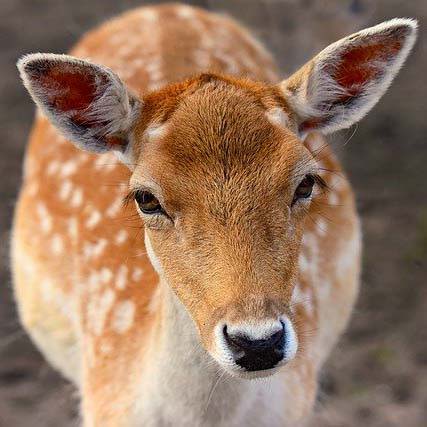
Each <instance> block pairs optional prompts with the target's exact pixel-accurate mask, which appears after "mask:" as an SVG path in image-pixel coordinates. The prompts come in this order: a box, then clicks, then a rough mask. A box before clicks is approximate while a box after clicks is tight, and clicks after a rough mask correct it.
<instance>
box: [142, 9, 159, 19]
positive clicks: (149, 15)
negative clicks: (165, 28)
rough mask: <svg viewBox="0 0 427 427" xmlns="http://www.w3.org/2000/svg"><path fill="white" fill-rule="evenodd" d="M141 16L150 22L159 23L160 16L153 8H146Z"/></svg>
mask: <svg viewBox="0 0 427 427" xmlns="http://www.w3.org/2000/svg"><path fill="white" fill-rule="evenodd" d="M141 16H142V18H143V19H145V20H147V21H149V22H157V20H158V18H159V16H158V13H157V11H156V10H154V9H151V8H145V9H144V10H142V11H141Z"/></svg>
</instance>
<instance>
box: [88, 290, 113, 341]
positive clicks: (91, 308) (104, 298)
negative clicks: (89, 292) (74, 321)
mask: <svg viewBox="0 0 427 427" xmlns="http://www.w3.org/2000/svg"><path fill="white" fill-rule="evenodd" d="M115 298H116V294H115V293H114V292H113V291H112V290H111V289H106V290H105V292H104V293H103V294H101V295H100V296H99V297H98V298H96V297H93V298H92V299H91V300H90V301H89V304H88V307H87V316H88V321H89V324H90V325H91V328H92V330H93V332H94V333H95V334H96V335H98V336H99V335H101V334H102V332H103V330H104V324H105V320H106V318H107V315H108V312H109V311H110V309H111V307H112V306H113V303H114V300H115Z"/></svg>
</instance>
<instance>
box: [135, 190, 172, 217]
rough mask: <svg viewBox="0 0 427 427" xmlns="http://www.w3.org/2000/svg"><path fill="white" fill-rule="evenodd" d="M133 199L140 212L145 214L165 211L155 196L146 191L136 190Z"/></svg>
mask: <svg viewBox="0 0 427 427" xmlns="http://www.w3.org/2000/svg"><path fill="white" fill-rule="evenodd" d="M135 200H136V203H138V206H139V209H141V212H143V213H145V214H163V213H165V212H164V210H163V208H162V206H161V204H160V203H159V201H158V200H157V199H156V197H155V196H154V195H153V194H151V193H150V192H148V191H138V192H137V193H135Z"/></svg>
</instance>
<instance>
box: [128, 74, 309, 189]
mask: <svg viewBox="0 0 427 427" xmlns="http://www.w3.org/2000/svg"><path fill="white" fill-rule="evenodd" d="M287 111H288V110H287V106H286V102H285V101H284V100H283V99H282V98H280V97H279V96H278V95H277V94H276V93H275V92H274V90H271V88H267V87H265V88H263V87H246V86H242V85H236V84H233V83H230V82H227V81H222V80H216V79H215V80H213V81H210V82H208V83H205V84H204V85H202V86H201V87H198V88H197V90H194V91H192V92H191V93H189V94H187V95H185V96H182V98H181V99H180V100H179V102H178V103H177V105H176V106H175V108H174V110H173V112H172V113H171V114H169V115H168V118H167V120H165V122H164V123H163V124H162V125H160V126H159V127H157V128H154V129H155V130H154V131H150V129H149V130H148V132H146V133H147V135H146V138H145V141H144V142H143V144H142V148H141V153H140V156H139V160H138V164H139V166H138V168H137V170H136V171H135V175H136V176H137V177H138V176H139V177H140V178H141V179H143V178H151V179H153V180H154V181H155V182H156V183H158V184H159V185H160V186H161V187H162V188H165V187H166V189H167V188H168V186H173V188H174V189H175V190H178V189H179V188H180V189H182V190H184V189H185V190H188V188H189V187H193V188H192V191H193V192H194V191H197V190H196V189H195V188H194V187H195V184H196V187H197V188H198V189H199V190H200V191H205V190H208V192H210V193H211V194H212V191H213V190H214V189H219V188H222V189H224V188H225V187H228V188H229V189H230V191H231V190H232V189H235V188H237V187H239V186H240V187H241V186H246V187H248V186H251V187H254V188H255V187H260V186H262V185H267V184H268V185H270V186H271V185H274V184H275V183H276V181H279V182H280V181H282V182H283V180H284V179H286V177H287V176H288V175H290V174H291V173H292V171H293V170H294V169H295V167H296V166H297V165H298V163H301V162H304V161H305V162H307V161H309V160H310V159H309V157H310V156H309V155H308V152H307V150H306V149H304V147H303V145H302V143H301V142H300V141H299V140H298V138H297V137H296V136H295V134H294V133H293V132H292V131H291V130H290V126H291V124H292V121H291V119H290V117H289V113H288V112H287Z"/></svg>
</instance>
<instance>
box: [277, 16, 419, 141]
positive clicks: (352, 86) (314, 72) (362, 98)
mask: <svg viewBox="0 0 427 427" xmlns="http://www.w3.org/2000/svg"><path fill="white" fill-rule="evenodd" d="M416 32H417V23H416V21H414V20H412V19H392V20H391V21H387V22H383V23H382V24H379V25H376V26H375V27H371V28H368V29H365V30H362V31H360V32H358V33H355V34H353V35H351V36H349V37H346V38H344V39H342V40H339V41H338V42H336V43H334V44H332V45H330V46H328V47H327V48H326V49H324V50H323V51H322V52H320V53H319V54H318V55H317V56H315V57H314V58H313V59H312V60H311V61H310V62H308V63H307V64H305V65H304V66H303V67H302V68H301V69H300V70H299V71H297V72H296V73H295V74H293V75H292V76H291V77H289V78H288V79H287V80H285V81H283V82H282V83H281V84H280V88H281V90H282V91H283V93H284V95H285V96H286V98H287V99H288V101H289V103H290V105H291V107H292V108H293V109H294V111H295V113H296V116H297V120H298V127H299V131H300V133H301V134H303V135H304V134H306V133H307V132H310V131H312V130H318V131H321V132H322V133H324V134H327V133H330V132H334V131H336V130H339V129H343V128H346V127H349V126H351V125H352V124H353V123H355V122H357V121H358V120H360V119H361V118H362V117H363V116H364V115H365V114H366V113H367V112H368V111H369V110H370V109H371V108H372V107H373V106H374V105H375V104H376V103H377V101H378V100H379V99H380V98H381V96H382V95H383V94H384V92H385V91H386V90H387V88H388V86H389V85H390V83H391V81H392V80H393V78H394V77H395V75H396V74H397V72H398V71H399V69H400V67H401V66H402V65H403V63H404V62H405V60H406V58H407V56H408V54H409V52H410V50H411V49H412V46H413V45H414V42H415V39H416Z"/></svg>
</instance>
